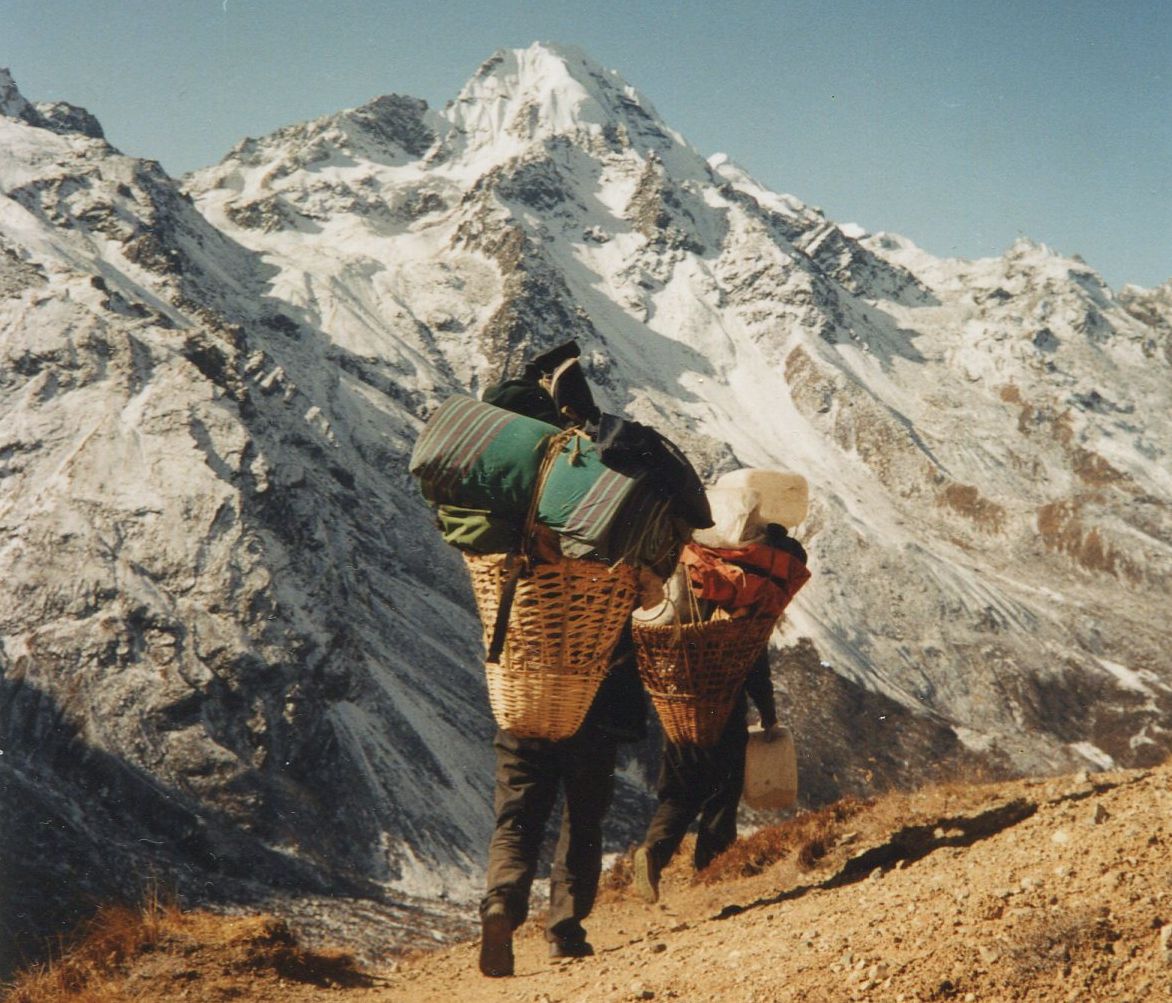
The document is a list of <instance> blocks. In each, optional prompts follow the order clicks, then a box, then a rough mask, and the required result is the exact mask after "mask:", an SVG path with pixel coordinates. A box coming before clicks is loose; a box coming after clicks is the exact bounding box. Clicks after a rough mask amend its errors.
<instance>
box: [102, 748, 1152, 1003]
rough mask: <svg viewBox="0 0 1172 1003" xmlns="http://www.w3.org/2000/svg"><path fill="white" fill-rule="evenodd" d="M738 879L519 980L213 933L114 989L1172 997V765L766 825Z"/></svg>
mask: <svg viewBox="0 0 1172 1003" xmlns="http://www.w3.org/2000/svg"><path fill="white" fill-rule="evenodd" d="M779 852H781V853H782V854H783V855H782V856H781V857H780V859H776V860H774V861H773V862H771V863H770V862H767V861H768V858H769V857H771V856H775V855H776V854H777V853H779ZM720 865H721V862H719V861H718V862H717V865H714V871H719V869H720ZM724 870H725V873H724V874H723V875H722V874H720V873H716V874H713V875H711V877H712V878H713V880H712V882H711V883H700V882H697V881H694V880H693V878H692V875H691V874H690V869H689V868H688V867H687V866H686V858H685V855H684V854H683V853H682V852H681V854H680V855H679V857H677V861H676V862H675V863H673V866H672V867H670V868H669V869H668V871H667V872H666V873H665V875H664V879H663V884H662V888H661V891H662V894H661V899H660V902H659V903H657V904H656V905H654V906H649V905H646V904H644V903H642V902H640V901H638V900H637V899H635V898H634V897H632V895H631V894H630V892H629V891H627V890H625V889H623V888H620V887H611V888H607V889H605V890H604V891H603V893H602V894H601V896H600V900H599V903H598V905H597V906H596V909H595V912H594V914H593V915H592V916H591V917H590V919H589V920H588V922H587V926H588V929H589V934H590V939H591V941H592V943H593V944H594V946H595V948H596V951H597V954H596V956H595V957H593V958H588V959H582V960H574V961H563V962H558V963H551V962H550V961H549V960H548V958H547V956H546V947H545V943H544V941H543V940H542V938H541V928H540V924H539V922H536V921H534V920H530V922H529V923H527V924H526V926H525V927H524V928H522V930H521V931H519V933H518V936H517V938H516V945H515V946H516V957H517V965H516V968H517V974H516V975H515V976H513V977H512V978H508V979H487V978H484V977H482V976H481V975H480V974H479V973H478V972H477V971H476V944H474V943H468V944H459V945H456V946H453V947H450V948H447V949H444V950H440V951H436V952H432V953H428V954H422V955H417V956H415V957H411V958H407V959H404V960H402V961H400V962H398V963H397V964H393V965H390V966H388V967H387V968H385V969H383V970H380V971H376V972H370V973H367V974H368V975H369V976H370V978H368V979H366V980H365V984H359V981H358V980H354V979H350V980H347V979H344V978H340V977H339V973H338V971H337V970H336V967H335V969H329V968H328V966H327V967H326V968H321V969H315V968H314V966H313V965H306V964H304V963H303V964H301V967H300V968H299V969H296V970H293V969H290V968H288V966H286V970H285V971H284V973H283V974H282V973H279V972H276V971H274V970H272V969H271V968H270V969H267V970H266V969H265V966H264V965H263V964H260V963H254V964H252V965H251V966H250V967H249V969H248V971H247V972H240V971H239V970H238V969H237V972H236V974H235V977H233V975H232V973H231V972H230V971H229V968H228V966H226V965H225V964H223V963H221V962H223V959H224V957H226V956H227V955H228V954H230V953H231V952H230V951H228V950H227V949H223V950H221V951H220V953H219V955H217V952H216V951H212V950H208V949H207V947H206V945H205V947H204V948H203V954H200V952H199V951H196V950H193V949H190V948H189V949H187V954H186V956H183V954H182V952H179V954H180V960H182V962H183V971H182V978H181V979H180V978H179V975H178V974H176V973H174V972H172V973H168V972H167V970H166V964H165V961H164V958H165V956H166V955H167V953H168V952H167V951H159V950H156V951H154V952H152V955H153V956H149V957H148V958H146V959H144V961H143V962H141V963H140V964H139V965H138V973H137V977H132V978H130V979H128V980H127V981H126V982H124V983H123V986H124V987H126V989H127V990H129V987H131V986H134V987H135V989H136V990H137V992H136V993H135V994H131V993H130V992H129V991H127V992H126V994H125V995H115V996H110V997H108V998H110V999H120V1000H121V999H126V1000H154V999H159V1000H163V999H167V1000H174V999H176V998H189V999H194V1000H201V1001H202V1000H208V1001H212V1000H227V999H243V1000H256V1001H263V1003H303V1001H306V1000H323V1001H324V1000H330V1001H337V1003H375V1001H377V1003H395V1001H409V1003H429V1001H435V1003H450V1001H453V1000H460V1001H472V1003H481V1001H483V1003H491V1001H532V1003H559V1001H565V1003H569V1001H591V1003H593V1001H604V1003H609V1001H615V1003H617V1001H628V1000H686V1001H705V1000H711V1001H721V1003H724V1001H738V1003H758V1001H761V1003H763V1001H779V1000H795V1001H798V1000H806V1001H839V1000H842V1001H847V1000H852V1001H853V1000H874V1001H900V1000H902V1001H911V1000H921V1001H928V1000H963V1001H970V1003H975V1001H1001V1000H1005V1001H1016V1000H1045V1001H1050V1000H1054V1001H1062V1003H1076V1001H1087V1003H1090V1001H1098V1000H1118V1001H1124V1000H1129V1001H1131V1003H1148V1001H1164V1000H1170V1001H1172V942H1169V936H1170V935H1172V766H1168V765H1165V766H1163V767H1160V768H1157V769H1153V770H1145V771H1127V772H1119V773H1112V774H1092V775H1089V776H1088V775H1086V774H1082V775H1080V776H1074V777H1061V778H1047V779H1042V780H1023V781H1015V782H1011V783H1003V784H997V785H987V786H961V785H953V786H947V787H937V788H931V789H927V790H924V791H921V792H917V793H914V794H895V795H888V796H885V797H883V798H881V799H879V800H878V801H877V802H876V803H875V804H873V805H869V806H857V807H856V808H850V806H846V809H844V810H840V811H839V812H838V813H837V816H836V815H835V813H833V812H823V813H819V814H818V815H817V816H809V815H808V816H802V817H799V818H798V819H795V820H794V821H792V822H790V823H787V825H785V826H782V827H780V828H779V829H778V830H770V831H767V832H763V833H760V834H758V835H756V836H754V837H751V838H750V839H748V840H745V841H744V844H743V845H742V846H741V847H740V850H739V851H736V850H734V851H732V852H731V853H730V855H729V858H728V860H726V861H725V862H724ZM752 870H759V871H760V873H755V874H751V875H749V876H741V874H742V873H743V872H745V871H752ZM612 884H621V874H619V875H618V876H617V879H614V880H612ZM217 958H218V959H219V960H217ZM148 962H149V965H150V968H149V971H150V975H149V977H147V975H146V973H147V969H146V968H144V967H143V965H145V964H147V963H148ZM322 972H325V973H326V974H325V975H322ZM314 973H316V974H317V976H320V977H317V978H316V981H315V980H314V977H313V975H314ZM95 998H98V997H95ZM100 998H102V999H105V998H106V997H100Z"/></svg>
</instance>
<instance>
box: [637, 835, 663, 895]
mask: <svg viewBox="0 0 1172 1003" xmlns="http://www.w3.org/2000/svg"><path fill="white" fill-rule="evenodd" d="M634 871H635V894H637V895H638V896H639V898H641V899H642V900H643V901H644V902H647V903H648V904H654V903H656V902H658V901H659V869H658V868H657V867H656V866H655V861H654V860H652V859H651V852H650V851H649V850H648V849H647V847H645V846H640V847H638V848H637V849H636V850H635V859H634Z"/></svg>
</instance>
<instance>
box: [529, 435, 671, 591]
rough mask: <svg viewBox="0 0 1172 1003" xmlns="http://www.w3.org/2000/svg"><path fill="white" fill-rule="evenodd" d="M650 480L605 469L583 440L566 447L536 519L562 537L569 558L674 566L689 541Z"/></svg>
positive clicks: (574, 440) (595, 451)
mask: <svg viewBox="0 0 1172 1003" xmlns="http://www.w3.org/2000/svg"><path fill="white" fill-rule="evenodd" d="M650 481H651V479H650V478H649V477H647V476H640V477H630V476H628V475H627V474H622V473H619V472H618V471H617V470H613V469H611V468H610V467H608V466H606V465H605V464H604V463H603V462H602V460H601V459H600V458H599V452H598V449H597V447H596V446H595V445H594V443H592V442H591V441H590V440H589V439H587V438H586V437H584V436H580V435H579V436H575V437H574V438H572V439H570V441H569V442H567V443H565V444H564V445H563V446H562V449H561V453H560V455H559V456H558V458H557V460H556V461H555V462H554V464H553V466H552V467H551V469H550V472H549V475H548V477H547V479H546V482H545V488H544V489H543V491H542V492H541V497H540V498H539V499H538V502H537V518H538V520H539V521H540V522H541V523H543V524H544V525H546V526H548V527H549V528H550V529H552V530H554V531H555V532H557V533H558V534H559V536H560V537H561V549H562V553H563V554H565V555H566V556H567V557H592V558H596V559H599V560H603V561H607V562H608V563H614V562H616V561H620V560H625V561H628V562H630V563H633V564H640V565H648V566H651V567H657V566H659V565H660V564H663V563H665V562H666V568H667V570H670V569H671V567H673V566H674V563H675V560H676V557H677V556H678V553H679V548H680V547H681V546H682V545H683V542H684V539H685V538H686V535H687V533H686V530H681V527H680V526H678V525H677V522H676V520H674V519H673V518H672V517H671V516H670V515H669V509H670V507H671V503H670V501H669V500H667V499H665V498H663V497H662V495H660V494H659V493H657V492H656V491H655V490H653V488H652V486H651V483H650Z"/></svg>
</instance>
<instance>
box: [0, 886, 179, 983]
mask: <svg viewBox="0 0 1172 1003" xmlns="http://www.w3.org/2000/svg"><path fill="white" fill-rule="evenodd" d="M181 915H182V914H181V913H180V911H179V909H178V907H177V906H176V905H175V904H174V903H173V902H171V901H164V900H163V898H161V897H160V896H158V895H157V894H154V893H151V894H150V895H149V896H148V898H147V900H146V901H145V902H144V904H143V905H142V906H141V907H140V908H137V909H135V908H131V907H130V906H128V905H124V904H121V903H113V904H107V905H103V906H100V907H99V908H98V910H97V912H95V913H94V915H93V916H92V917H90V919H88V920H87V921H86V922H85V923H83V924H82V925H81V926H80V927H79V929H78V930H77V931H76V932H75V934H74V935H73V936H72V937H69V938H65V939H63V940H62V942H61V945H60V948H59V950H58V952H57V953H56V956H55V957H52V958H50V960H49V961H47V962H44V963H42V964H39V965H35V966H33V967H32V968H30V969H28V970H27V971H25V972H24V973H23V974H21V975H20V976H18V978H17V980H16V982H15V983H13V984H12V985H11V986H9V987H7V993H6V995H5V996H4V1003H58V1001H60V1000H70V1001H73V1003H106V1001H110V1000H115V999H122V998H125V997H124V996H120V995H117V994H113V993H112V992H111V987H110V986H109V982H110V980H111V977H112V976H115V975H117V973H119V972H120V971H122V970H123V969H124V968H125V966H126V964H127V963H128V962H129V961H131V960H132V959H133V958H135V957H137V956H138V955H140V954H142V953H143V952H144V951H148V950H150V949H151V948H153V947H154V946H155V945H156V944H157V943H158V942H159V940H160V938H161V937H162V936H163V934H164V931H165V930H167V929H168V928H170V927H172V926H174V925H175V924H176V923H177V922H178V921H179V919H180V917H181Z"/></svg>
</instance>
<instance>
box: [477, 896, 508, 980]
mask: <svg viewBox="0 0 1172 1003" xmlns="http://www.w3.org/2000/svg"><path fill="white" fill-rule="evenodd" d="M480 971H481V972H482V973H483V974H484V975H487V976H489V977H490V978H499V977H500V976H502V975H512V974H513V921H512V920H511V919H509V914H508V913H507V912H505V907H504V905H502V904H501V903H500V902H493V903H492V905H490V906H489V907H488V908H487V909H485V910H484V913H483V914H482V915H481V917H480Z"/></svg>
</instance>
